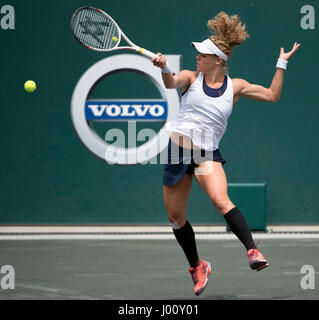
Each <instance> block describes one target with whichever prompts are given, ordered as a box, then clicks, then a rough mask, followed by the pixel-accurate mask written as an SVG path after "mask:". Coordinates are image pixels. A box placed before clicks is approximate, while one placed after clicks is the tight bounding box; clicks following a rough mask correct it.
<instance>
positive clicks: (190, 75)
mask: <svg viewBox="0 0 319 320" xmlns="http://www.w3.org/2000/svg"><path fill="white" fill-rule="evenodd" d="M198 74H199V71H192V70H188V69H184V70H182V71H181V72H180V75H182V76H184V77H187V78H188V79H189V80H190V81H191V82H192V80H194V79H196V78H197V77H198Z"/></svg>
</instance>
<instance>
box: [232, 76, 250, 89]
mask: <svg viewBox="0 0 319 320" xmlns="http://www.w3.org/2000/svg"><path fill="white" fill-rule="evenodd" d="M231 81H232V84H233V88H236V89H239V90H240V89H241V88H243V87H244V86H245V85H247V84H248V82H247V81H246V80H245V79H242V78H232V79H231Z"/></svg>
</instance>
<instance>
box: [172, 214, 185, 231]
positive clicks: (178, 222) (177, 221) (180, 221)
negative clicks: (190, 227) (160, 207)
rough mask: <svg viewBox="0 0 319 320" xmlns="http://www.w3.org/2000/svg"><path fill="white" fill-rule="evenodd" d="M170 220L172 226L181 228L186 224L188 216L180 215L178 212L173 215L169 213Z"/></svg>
mask: <svg viewBox="0 0 319 320" xmlns="http://www.w3.org/2000/svg"><path fill="white" fill-rule="evenodd" d="M168 221H169V224H170V226H171V227H172V228H173V229H180V228H182V227H183V226H184V225H185V223H186V217H184V216H180V215H178V214H176V215H174V214H172V215H168Z"/></svg>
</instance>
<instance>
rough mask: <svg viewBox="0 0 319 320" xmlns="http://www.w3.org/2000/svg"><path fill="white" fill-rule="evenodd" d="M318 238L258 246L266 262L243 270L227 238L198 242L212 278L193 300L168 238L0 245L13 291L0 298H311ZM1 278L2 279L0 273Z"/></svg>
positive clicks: (240, 251)
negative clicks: (305, 281) (308, 275)
mask: <svg viewBox="0 0 319 320" xmlns="http://www.w3.org/2000/svg"><path fill="white" fill-rule="evenodd" d="M318 246H319V239H309V240H308V239H298V240H297V239H285V240H263V241H262V242H261V243H260V245H259V249H260V250H261V251H262V253H263V254H264V255H265V257H266V258H267V259H268V261H269V267H268V268H267V269H264V270H262V271H260V272H256V271H252V270H250V268H249V266H248V259H247V257H246V253H245V250H244V248H243V246H242V245H241V243H240V242H239V241H235V240H198V251H199V254H200V257H201V258H204V259H207V260H210V261H211V262H212V266H213V273H212V274H211V276H210V278H209V282H208V285H207V288H206V290H205V291H204V292H203V293H202V295H201V296H200V297H195V296H194V294H193V283H192V280H191V277H190V275H189V274H188V271H187V270H188V265H187V262H186V259H185V258H184V255H183V253H182V251H181V249H180V247H179V246H178V244H177V242H176V241H175V240H30V241H29V240H27V241H19V240H17V241H6V240H5V241H0V256H1V263H0V265H1V266H3V265H12V266H13V267H14V270H15V289H13V290H3V289H1V288H0V299H2V300H7V299H38V300H40V299H48V300H50V299H62V300H67V299H76V300H80V299H104V300H105V299H106V300H109V299H114V300H126V299H127V300H149V299H153V300H171V299H174V300H184V299H185V300H190V299H205V300H234V299H240V300H243V299H244V300H246V299H248V300H253V299H262V300H264V299H272V300H274V299H276V300H277V299H279V300H282V299H298V300H301V299H311V300H314V299H318V297H319V290H318V285H319V283H318V279H317V278H319V276H318V271H319V251H318V249H317V248H318ZM304 265H311V266H313V267H314V269H315V271H316V273H315V277H316V278H315V284H316V286H315V289H307V290H305V289H302V287H301V280H302V277H304V276H305V275H304V274H302V273H301V272H300V269H301V268H302V267H303V266H304ZM0 276H1V277H3V275H0Z"/></svg>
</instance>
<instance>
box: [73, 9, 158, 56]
mask: <svg viewBox="0 0 319 320" xmlns="http://www.w3.org/2000/svg"><path fill="white" fill-rule="evenodd" d="M71 30H72V33H73V36H74V37H75V39H76V40H77V41H78V42H80V43H81V44H82V45H84V46H85V47H86V48H89V49H91V50H95V51H101V52H109V51H114V50H133V51H136V52H139V53H141V54H142V55H144V56H146V57H148V58H150V59H152V58H154V57H157V55H156V54H155V53H153V52H151V51H148V50H146V49H144V48H141V47H139V46H137V45H135V44H134V43H133V42H132V41H131V40H130V39H129V38H128V37H127V36H126V35H125V34H124V32H123V31H122V30H121V29H120V27H119V26H118V25H117V23H116V22H115V21H114V20H113V19H112V18H111V17H110V16H109V15H108V14H107V13H105V12H104V11H102V10H101V9H97V8H93V7H88V6H86V7H81V8H79V9H77V10H76V11H75V12H74V14H73V16H72V19H71ZM122 37H123V38H124V40H125V41H126V42H127V44H128V45H129V46H120V42H121V39H122Z"/></svg>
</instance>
